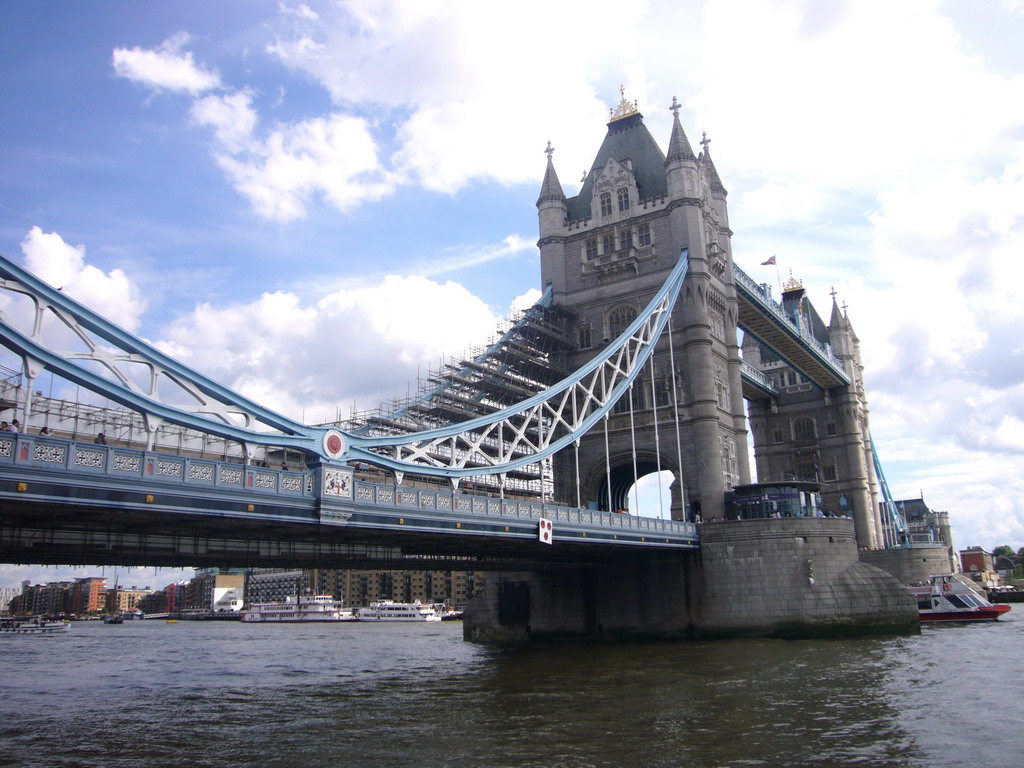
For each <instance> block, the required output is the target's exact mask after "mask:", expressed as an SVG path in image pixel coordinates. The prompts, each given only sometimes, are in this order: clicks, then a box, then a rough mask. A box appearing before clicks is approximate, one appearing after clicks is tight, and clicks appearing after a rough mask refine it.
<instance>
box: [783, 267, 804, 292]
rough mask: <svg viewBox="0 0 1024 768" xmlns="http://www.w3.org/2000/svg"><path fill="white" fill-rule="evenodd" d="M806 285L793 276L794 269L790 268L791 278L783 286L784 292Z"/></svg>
mask: <svg viewBox="0 0 1024 768" xmlns="http://www.w3.org/2000/svg"><path fill="white" fill-rule="evenodd" d="M803 287H804V284H803V283H802V282H800V281H799V280H797V279H796V278H795V277H793V270H792V269H791V270H789V280H787V281H786V284H785V285H784V286H782V290H783V292H785V291H796V290H799V289H801V288H803Z"/></svg>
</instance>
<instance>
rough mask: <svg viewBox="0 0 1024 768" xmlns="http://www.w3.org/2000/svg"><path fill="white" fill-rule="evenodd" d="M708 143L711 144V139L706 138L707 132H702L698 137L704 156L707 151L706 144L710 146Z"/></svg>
mask: <svg viewBox="0 0 1024 768" xmlns="http://www.w3.org/2000/svg"><path fill="white" fill-rule="evenodd" d="M710 143H711V139H709V138H708V132H707V131H704V132H703V133H702V134H701V135H700V145H701V146H702V147H704V153H705V154H707V151H708V144H710Z"/></svg>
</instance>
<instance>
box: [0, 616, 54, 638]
mask: <svg viewBox="0 0 1024 768" xmlns="http://www.w3.org/2000/svg"><path fill="white" fill-rule="evenodd" d="M67 631H68V623H67V622H66V621H56V620H50V619H44V618H43V617H42V616H14V617H5V618H3V619H0V632H3V633H9V634H15V635H52V634H56V633H58V632H67Z"/></svg>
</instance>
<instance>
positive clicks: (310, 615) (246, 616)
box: [242, 595, 355, 623]
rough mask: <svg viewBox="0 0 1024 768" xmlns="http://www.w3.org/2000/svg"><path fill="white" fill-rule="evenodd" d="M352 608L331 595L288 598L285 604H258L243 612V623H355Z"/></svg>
mask: <svg viewBox="0 0 1024 768" xmlns="http://www.w3.org/2000/svg"><path fill="white" fill-rule="evenodd" d="M354 620H355V615H354V614H353V612H352V609H351V608H345V607H344V606H342V604H341V603H340V602H338V601H337V600H335V599H334V598H333V597H331V595H305V596H301V597H288V598H286V599H285V601H284V602H283V603H256V604H254V605H251V606H249V607H248V608H247V609H245V610H244V611H242V621H249V622H270V623H273V622H298V621H354Z"/></svg>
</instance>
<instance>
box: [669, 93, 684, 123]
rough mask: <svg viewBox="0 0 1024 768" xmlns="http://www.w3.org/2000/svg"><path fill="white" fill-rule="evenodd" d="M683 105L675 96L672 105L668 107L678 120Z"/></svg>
mask: <svg viewBox="0 0 1024 768" xmlns="http://www.w3.org/2000/svg"><path fill="white" fill-rule="evenodd" d="M681 106H682V105H681V104H680V103H679V102H678V101H676V97H675V96H673V97H672V106H671V107H669V108H668V111H669V112H671V113H672V117H674V118H675V119H676V120H678V119H679V109H680V107H681Z"/></svg>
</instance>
